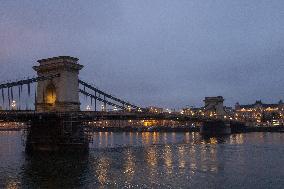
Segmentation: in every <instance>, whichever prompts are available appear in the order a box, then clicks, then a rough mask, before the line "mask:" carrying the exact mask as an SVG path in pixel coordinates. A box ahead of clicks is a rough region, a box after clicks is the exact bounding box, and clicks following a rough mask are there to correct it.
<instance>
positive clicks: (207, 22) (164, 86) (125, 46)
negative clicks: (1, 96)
mask: <svg viewBox="0 0 284 189" xmlns="http://www.w3.org/2000/svg"><path fill="white" fill-rule="evenodd" d="M60 55H64V56H74V57H78V58H79V59H80V60H79V62H80V64H83V65H84V66H85V67H84V69H83V70H82V72H81V73H80V77H81V78H82V79H83V80H85V81H89V82H91V83H94V84H95V85H96V86H98V88H100V89H102V90H105V91H107V92H109V93H111V94H114V95H115V96H117V97H121V98H123V99H126V100H128V101H130V102H133V103H135V104H138V105H141V106H149V105H155V106H161V107H173V108H181V107H185V106H186V105H190V106H191V105H194V106H202V105H203V102H202V100H203V99H204V97H205V96H217V95H221V96H223V97H224V98H225V104H226V105H234V104H235V103H236V102H237V101H238V102H240V104H246V103H254V102H255V100H258V99H261V100H262V101H263V102H267V103H276V102H278V101H279V100H280V99H283V100H284V82H283V81H284V74H283V73H284V1H283V0H237V1H235V0H91V1H87V0H85V1H78V0H74V1H71V0H68V1H67V0H66V1H57V0H54V1H48V0H34V1H24V0H18V1H12V0H0V81H1V83H2V82H3V81H4V80H15V79H18V78H23V77H26V76H33V75H35V74H36V73H35V72H34V71H33V70H32V66H33V65H35V64H37V62H36V61H37V60H38V59H42V58H48V57H53V56H60Z"/></svg>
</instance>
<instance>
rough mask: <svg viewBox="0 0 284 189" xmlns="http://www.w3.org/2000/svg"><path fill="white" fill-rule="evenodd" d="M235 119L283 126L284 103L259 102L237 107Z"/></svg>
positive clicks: (237, 105)
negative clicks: (278, 123)
mask: <svg viewBox="0 0 284 189" xmlns="http://www.w3.org/2000/svg"><path fill="white" fill-rule="evenodd" d="M235 111H236V113H235V117H236V118H238V119H240V120H244V121H250V122H258V123H270V124H272V123H273V122H274V123H275V122H280V124H283V119H284V103H283V102H282V100H280V101H279V102H278V103H276V104H265V103H262V101H261V100H257V101H256V102H255V103H254V104H246V105H240V104H239V103H236V105H235Z"/></svg>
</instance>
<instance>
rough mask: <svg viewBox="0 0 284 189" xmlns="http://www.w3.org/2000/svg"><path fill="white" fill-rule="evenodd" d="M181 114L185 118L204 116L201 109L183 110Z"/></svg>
mask: <svg viewBox="0 0 284 189" xmlns="http://www.w3.org/2000/svg"><path fill="white" fill-rule="evenodd" d="M183 114H184V115H187V116H204V109H203V107H202V108H195V107H190V108H184V109H183Z"/></svg>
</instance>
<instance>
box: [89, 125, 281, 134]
mask: <svg viewBox="0 0 284 189" xmlns="http://www.w3.org/2000/svg"><path fill="white" fill-rule="evenodd" d="M87 130H88V131H93V132H199V130H200V128H199V127H165V126H157V127H130V126H129V127H87ZM248 132H283V133H284V126H277V127H276V126H274V127H246V126H243V127H239V128H236V127H233V128H232V133H248Z"/></svg>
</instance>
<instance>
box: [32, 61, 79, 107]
mask: <svg viewBox="0 0 284 189" xmlns="http://www.w3.org/2000/svg"><path fill="white" fill-rule="evenodd" d="M78 60H79V59H78V58H74V57H70V56H58V57H52V58H47V59H42V60H38V61H37V62H38V63H39V65H38V66H34V67H33V69H34V70H35V71H36V72H37V75H38V76H39V77H40V76H50V75H55V74H60V76H59V77H55V78H53V79H50V80H45V81H39V82H38V85H37V98H36V104H35V106H36V111H38V112H53V111H57V112H66V111H79V110H80V101H79V92H78V90H79V83H78V75H79V71H80V70H81V69H82V68H83V66H82V65H80V64H78Z"/></svg>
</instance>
